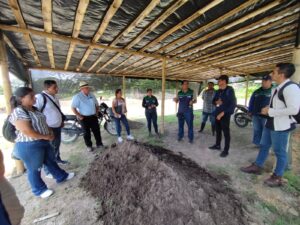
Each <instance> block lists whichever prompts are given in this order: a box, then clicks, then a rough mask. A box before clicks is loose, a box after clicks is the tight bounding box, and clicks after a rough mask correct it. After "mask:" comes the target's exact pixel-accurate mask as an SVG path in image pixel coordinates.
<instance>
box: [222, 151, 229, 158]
mask: <svg viewBox="0 0 300 225" xmlns="http://www.w3.org/2000/svg"><path fill="white" fill-rule="evenodd" d="M228 154H229V153H228V152H225V151H223V152H221V154H220V157H222V158H225V157H227V156H228Z"/></svg>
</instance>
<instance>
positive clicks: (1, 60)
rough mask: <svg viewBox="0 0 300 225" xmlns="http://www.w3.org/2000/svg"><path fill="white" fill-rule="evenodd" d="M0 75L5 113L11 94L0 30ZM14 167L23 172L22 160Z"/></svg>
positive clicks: (5, 53) (3, 43)
mask: <svg viewBox="0 0 300 225" xmlns="http://www.w3.org/2000/svg"><path fill="white" fill-rule="evenodd" d="M0 76H1V78H2V82H3V83H2V84H3V93H4V98H5V108H6V113H7V114H10V113H11V107H10V101H9V100H10V98H11V96H12V90H11V83H10V80H9V74H8V61H7V52H6V46H5V42H4V38H3V34H2V32H1V30H0ZM16 168H17V173H18V174H22V173H23V172H24V165H23V163H22V161H20V160H16Z"/></svg>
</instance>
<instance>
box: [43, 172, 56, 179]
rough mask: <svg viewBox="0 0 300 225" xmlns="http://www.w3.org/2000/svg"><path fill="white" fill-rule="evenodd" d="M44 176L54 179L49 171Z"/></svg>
mask: <svg viewBox="0 0 300 225" xmlns="http://www.w3.org/2000/svg"><path fill="white" fill-rule="evenodd" d="M45 177H46V178H48V179H54V177H53V175H52V174H51V173H48V174H47V175H46V176H45Z"/></svg>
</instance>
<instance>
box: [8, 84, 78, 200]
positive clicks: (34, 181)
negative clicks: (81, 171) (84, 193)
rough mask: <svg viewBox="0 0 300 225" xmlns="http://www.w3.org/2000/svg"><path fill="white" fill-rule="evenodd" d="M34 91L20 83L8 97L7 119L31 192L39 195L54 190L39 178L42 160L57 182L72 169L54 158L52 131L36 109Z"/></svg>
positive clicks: (71, 176)
mask: <svg viewBox="0 0 300 225" xmlns="http://www.w3.org/2000/svg"><path fill="white" fill-rule="evenodd" d="M34 95H35V94H34V91H33V90H32V89H31V88H29V87H20V88H18V89H17V90H16V92H15V96H13V97H12V99H11V104H12V108H13V109H14V110H13V113H12V115H11V117H10V122H11V123H12V124H13V125H14V126H15V127H16V134H17V138H16V140H15V142H16V144H15V156H16V157H18V158H19V159H21V160H22V161H23V162H24V163H25V166H26V169H27V173H28V180H29V183H30V186H31V189H32V192H33V194H34V195H36V196H40V197H41V198H47V197H49V196H50V195H52V194H53V191H52V190H50V189H48V188H47V186H46V184H45V183H44V181H43V180H42V178H41V168H42V166H43V164H44V165H45V166H46V167H47V168H48V170H49V172H50V173H51V174H52V175H53V177H54V178H55V179H56V182H57V183H61V182H63V181H66V180H70V179H72V178H73V177H74V175H75V174H74V173H66V172H65V171H64V170H62V169H61V168H60V167H59V166H58V165H57V163H56V161H55V156H54V153H53V149H52V146H51V144H50V141H51V140H53V138H54V135H53V132H52V130H51V129H50V128H49V127H48V126H47V123H46V117H45V116H44V114H43V113H41V112H40V111H38V110H37V109H36V108H35V107H34V106H33V105H34V104H35V102H36V100H35V96H34Z"/></svg>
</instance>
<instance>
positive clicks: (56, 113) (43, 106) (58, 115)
mask: <svg viewBox="0 0 300 225" xmlns="http://www.w3.org/2000/svg"><path fill="white" fill-rule="evenodd" d="M57 93H58V86H57V83H56V81H55V80H45V81H44V91H43V92H42V93H40V94H37V95H36V96H35V97H36V104H35V107H37V108H38V110H40V111H41V112H42V113H43V114H44V115H45V116H46V122H47V124H48V126H49V127H50V128H51V129H52V131H53V133H54V137H55V138H54V140H53V141H51V144H52V146H53V148H54V154H55V157H56V161H57V162H58V163H62V164H66V163H68V162H67V161H65V160H62V159H61V158H60V151H59V147H60V142H61V128H62V127H63V123H64V121H63V120H64V118H63V117H64V115H63V113H62V112H61V110H60V104H59V100H58V98H56V96H55V95H56V94H57ZM46 172H47V171H46Z"/></svg>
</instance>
